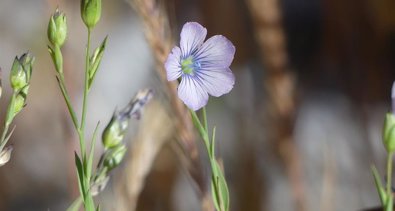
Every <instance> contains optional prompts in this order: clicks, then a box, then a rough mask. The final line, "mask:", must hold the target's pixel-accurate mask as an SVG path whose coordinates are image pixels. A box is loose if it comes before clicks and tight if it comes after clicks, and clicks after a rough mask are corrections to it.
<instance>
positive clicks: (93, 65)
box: [88, 36, 107, 90]
mask: <svg viewBox="0 0 395 211" xmlns="http://www.w3.org/2000/svg"><path fill="white" fill-rule="evenodd" d="M106 43H107V36H106V38H104V40H103V41H102V43H101V45H100V46H99V47H97V48H96V50H95V52H94V53H93V55H92V56H91V57H90V59H89V64H90V65H89V81H88V90H89V89H90V87H91V85H92V83H93V81H94V79H95V76H96V73H97V70H98V69H99V66H100V63H101V60H102V58H103V54H104V50H105V49H106Z"/></svg>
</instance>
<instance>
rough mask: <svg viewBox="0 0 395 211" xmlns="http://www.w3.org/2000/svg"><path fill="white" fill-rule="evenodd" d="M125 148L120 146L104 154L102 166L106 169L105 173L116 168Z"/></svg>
mask: <svg viewBox="0 0 395 211" xmlns="http://www.w3.org/2000/svg"><path fill="white" fill-rule="evenodd" d="M126 150H127V148H126V147H125V145H123V144H120V145H118V146H116V147H114V148H112V149H110V150H109V151H107V152H106V154H105V156H104V161H103V165H104V167H106V168H107V172H108V171H111V170H112V169H114V168H115V167H117V166H118V165H119V164H120V163H121V162H122V160H123V157H125V154H126Z"/></svg>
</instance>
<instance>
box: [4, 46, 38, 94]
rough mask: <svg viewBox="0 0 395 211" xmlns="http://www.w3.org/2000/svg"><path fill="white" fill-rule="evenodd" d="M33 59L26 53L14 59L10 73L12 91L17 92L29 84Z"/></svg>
mask: <svg viewBox="0 0 395 211" xmlns="http://www.w3.org/2000/svg"><path fill="white" fill-rule="evenodd" d="M33 63H34V57H31V56H30V55H29V54H28V53H25V54H23V55H22V56H21V57H20V58H18V57H15V59H14V63H13V64H12V68H11V73H10V82H11V87H12V88H13V89H14V91H19V90H21V89H22V88H24V87H26V86H28V85H29V83H30V76H31V73H32V66H33Z"/></svg>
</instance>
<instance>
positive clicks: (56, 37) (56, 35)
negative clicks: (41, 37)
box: [47, 9, 67, 47]
mask: <svg viewBox="0 0 395 211" xmlns="http://www.w3.org/2000/svg"><path fill="white" fill-rule="evenodd" d="M47 33H48V39H49V41H50V42H51V43H52V45H54V46H59V47H62V46H63V44H64V42H65V40H66V37H67V21H66V15H65V14H64V13H63V12H60V11H59V9H56V11H55V13H54V14H53V15H52V16H51V18H50V19H49V23H48V31H47Z"/></svg>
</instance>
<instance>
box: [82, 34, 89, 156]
mask: <svg viewBox="0 0 395 211" xmlns="http://www.w3.org/2000/svg"><path fill="white" fill-rule="evenodd" d="M90 45H91V29H90V28H88V44H87V46H86V55H85V82H84V97H83V101H82V114H81V125H80V132H81V136H82V137H80V138H82V139H83V140H84V139H85V119H86V107H87V104H88V99H87V98H88V80H89V52H90ZM85 153H86V151H85V144H84V146H83V148H81V155H82V157H84V158H85Z"/></svg>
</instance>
